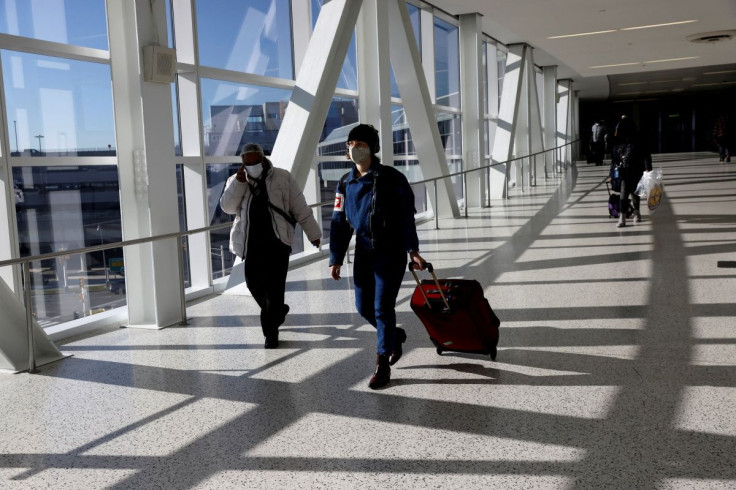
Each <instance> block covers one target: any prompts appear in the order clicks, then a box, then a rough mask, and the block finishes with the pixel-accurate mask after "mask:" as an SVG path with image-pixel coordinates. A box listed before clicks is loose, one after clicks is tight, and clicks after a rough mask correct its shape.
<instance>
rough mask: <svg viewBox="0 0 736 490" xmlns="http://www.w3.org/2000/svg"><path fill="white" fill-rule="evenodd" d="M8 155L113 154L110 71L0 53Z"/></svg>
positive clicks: (105, 67)
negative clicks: (8, 139) (0, 57)
mask: <svg viewBox="0 0 736 490" xmlns="http://www.w3.org/2000/svg"><path fill="white" fill-rule="evenodd" d="M0 56H2V64H3V81H4V84H5V102H6V108H7V109H6V110H7V121H8V126H9V127H8V133H9V134H10V147H11V151H12V154H13V155H16V156H17V155H24V156H43V155H48V156H52V155H54V156H58V155H63V156H68V155H79V156H83V155H84V156H100V155H115V121H114V118H113V106H112V87H111V83H110V67H109V66H108V65H104V64H99V63H88V62H84V61H76V60H69V59H64V58H55V57H50V56H40V55H35V54H28V53H19V52H15V51H5V50H3V51H1V52H0Z"/></svg>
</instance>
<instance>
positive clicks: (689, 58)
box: [642, 56, 699, 63]
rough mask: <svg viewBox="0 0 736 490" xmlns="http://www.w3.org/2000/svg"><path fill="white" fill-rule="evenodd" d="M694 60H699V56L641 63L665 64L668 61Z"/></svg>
mask: <svg viewBox="0 0 736 490" xmlns="http://www.w3.org/2000/svg"><path fill="white" fill-rule="evenodd" d="M695 58H699V56H686V57H684V58H668V59H666V60H651V61H642V63H667V62H669V61H683V60H694V59H695Z"/></svg>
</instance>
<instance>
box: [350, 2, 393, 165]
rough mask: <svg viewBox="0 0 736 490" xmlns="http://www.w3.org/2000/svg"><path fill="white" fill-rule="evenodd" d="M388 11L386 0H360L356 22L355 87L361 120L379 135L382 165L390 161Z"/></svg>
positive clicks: (389, 163)
mask: <svg viewBox="0 0 736 490" xmlns="http://www.w3.org/2000/svg"><path fill="white" fill-rule="evenodd" d="M387 11H388V10H387V6H386V2H385V1H379V0H364V1H363V8H362V9H361V14H360V17H358V24H357V44H358V88H359V91H360V99H359V113H360V122H362V123H368V124H373V125H374V126H376V128H377V129H378V130H379V132H380V137H381V153H380V156H381V160H382V162H383V163H384V164H385V165H393V160H394V152H393V128H392V125H391V60H390V54H389V47H388V41H389V31H388V22H387V21H386V20H385V19H386V18H387V16H388V14H387ZM379 19H381V21H379Z"/></svg>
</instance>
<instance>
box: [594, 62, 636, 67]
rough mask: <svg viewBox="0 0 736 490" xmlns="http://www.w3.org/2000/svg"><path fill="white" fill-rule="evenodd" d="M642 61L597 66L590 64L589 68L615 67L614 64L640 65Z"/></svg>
mask: <svg viewBox="0 0 736 490" xmlns="http://www.w3.org/2000/svg"><path fill="white" fill-rule="evenodd" d="M640 64H641V61H635V62H634V63H617V64H615V65H597V66H589V67H588V68H613V67H614V66H632V65H640Z"/></svg>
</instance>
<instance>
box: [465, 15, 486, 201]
mask: <svg viewBox="0 0 736 490" xmlns="http://www.w3.org/2000/svg"><path fill="white" fill-rule="evenodd" d="M481 22H482V16H481V15H480V14H475V13H474V14H463V15H461V16H460V83H461V90H462V92H461V95H462V96H461V98H460V104H461V105H460V107H461V110H462V113H463V124H462V136H463V152H464V157H463V161H464V162H465V170H472V169H474V168H478V167H480V166H481V164H482V163H483V161H484V158H483V157H484V155H485V131H484V127H483V126H484V124H483V122H484V115H485V111H484V110H483V26H482V23H481ZM484 177H485V174H484V172H481V171H478V172H472V173H469V174H467V180H466V182H467V188H466V190H465V192H466V195H465V206H466V207H471V206H472V207H481V205H482V204H483V201H484V197H485V195H486V179H485V178H484Z"/></svg>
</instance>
